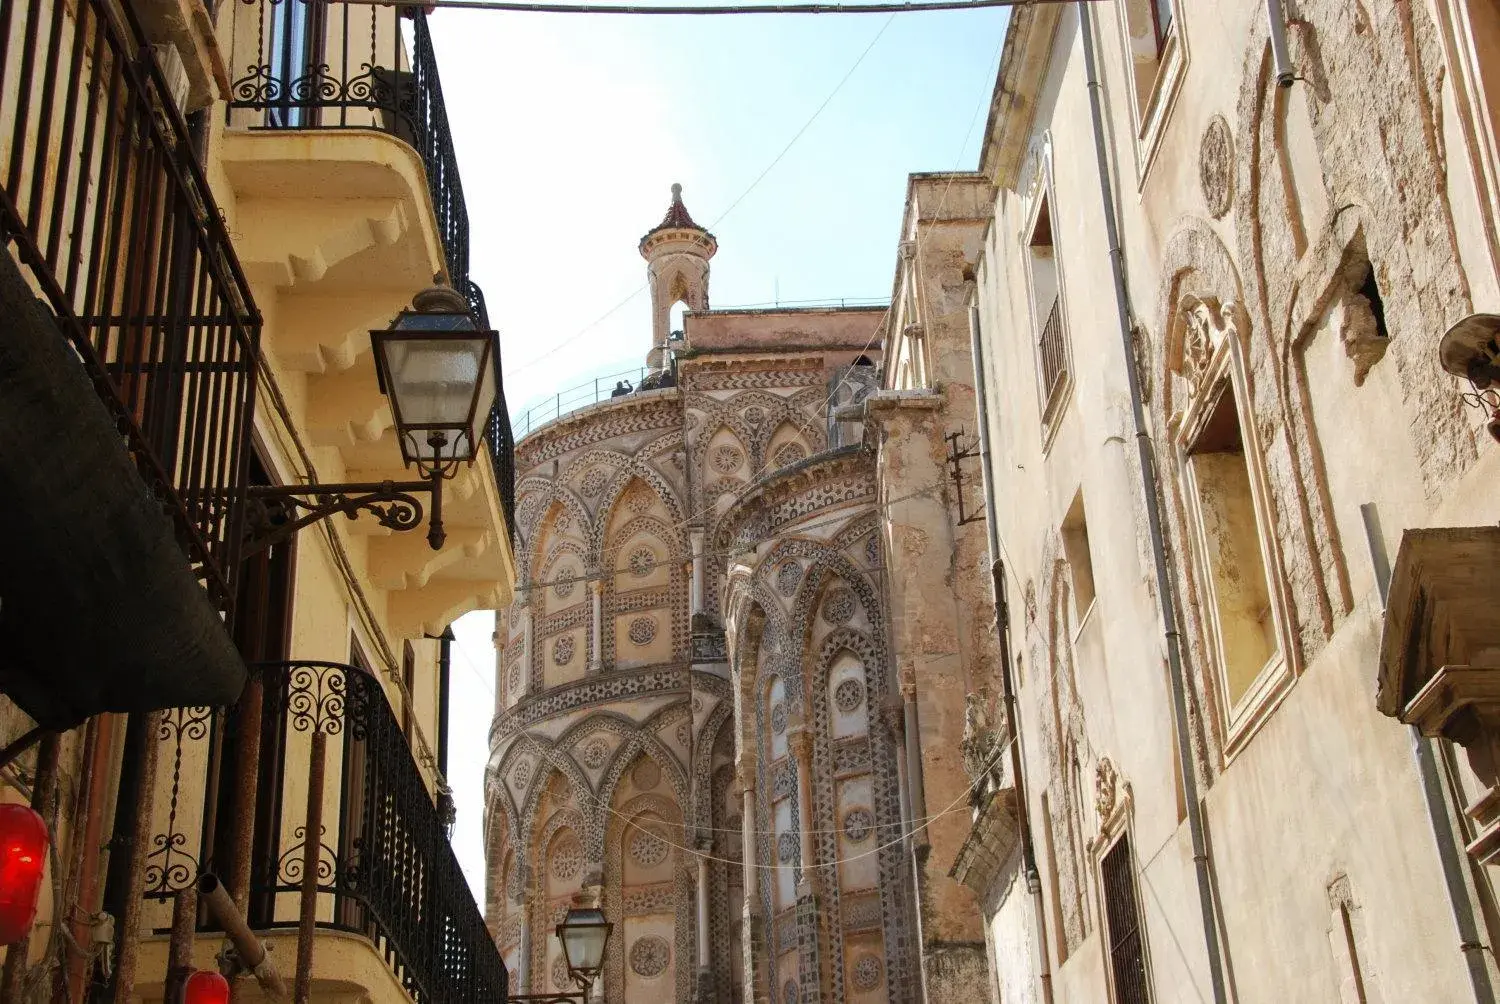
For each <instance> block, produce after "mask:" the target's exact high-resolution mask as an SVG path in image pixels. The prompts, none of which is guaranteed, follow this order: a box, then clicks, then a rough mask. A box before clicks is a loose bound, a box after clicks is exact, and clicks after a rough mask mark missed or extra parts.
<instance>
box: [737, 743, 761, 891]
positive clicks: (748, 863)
mask: <svg viewBox="0 0 1500 1004" xmlns="http://www.w3.org/2000/svg"><path fill="white" fill-rule="evenodd" d="M739 781H740V788H741V789H742V791H741V795H740V797H741V798H742V799H743V805H742V807H741V809H740V832H741V837H740V839H741V840H743V841H744V845H745V846H744V850H743V852H742V862H743V865H744V869H745V902H746V903H747V904H749V905H750V908H751V909H752V910H754V909H757V908H758V907H757V904H758V903H759V901H760V880H759V878H758V877H757V876H756V874H755V847H756V843H755V830H756V826H755V775H754V773H752V772H751V771H749V770H745V769H742V770H741V771H740V776H739Z"/></svg>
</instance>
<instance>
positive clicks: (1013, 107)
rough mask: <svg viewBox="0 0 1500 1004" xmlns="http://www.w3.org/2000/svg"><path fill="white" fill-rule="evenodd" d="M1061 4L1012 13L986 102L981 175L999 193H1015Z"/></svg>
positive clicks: (1014, 9)
mask: <svg viewBox="0 0 1500 1004" xmlns="http://www.w3.org/2000/svg"><path fill="white" fill-rule="evenodd" d="M1061 17H1062V5H1061V4H1040V5H1032V4H1025V5H1021V6H1016V7H1012V8H1011V9H1010V24H1009V25H1007V26H1006V29H1005V49H1004V51H1003V53H1002V54H1001V56H1000V72H999V74H998V75H997V76H996V78H995V91H994V94H993V95H992V96H991V98H990V113H989V119H988V121H986V123H985V127H984V137H985V142H984V152H983V153H982V154H981V155H980V159H979V169H980V171H981V172H982V173H984V174H985V175H987V176H988V177H989V178H990V180H991V182H993V183H994V184H995V185H996V186H998V187H1000V188H1013V187H1015V183H1016V172H1017V170H1018V169H1019V167H1020V164H1021V160H1022V159H1023V158H1024V157H1025V155H1026V145H1027V138H1028V136H1029V135H1030V133H1031V126H1032V123H1033V121H1034V120H1035V118H1036V96H1037V92H1038V91H1039V90H1040V89H1041V85H1042V81H1043V79H1045V77H1046V75H1047V66H1048V64H1049V62H1050V61H1051V55H1052V40H1053V36H1054V35H1055V34H1056V32H1057V23H1058V20H1059V19H1060V18H1061Z"/></svg>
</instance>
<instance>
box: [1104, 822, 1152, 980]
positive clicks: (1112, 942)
mask: <svg viewBox="0 0 1500 1004" xmlns="http://www.w3.org/2000/svg"><path fill="white" fill-rule="evenodd" d="M1099 872H1100V879H1101V883H1102V885H1103V888H1104V913H1105V919H1106V921H1107V923H1108V928H1107V930H1106V931H1105V936H1106V937H1107V938H1108V939H1109V968H1110V973H1111V975H1112V976H1113V977H1114V987H1115V1004H1151V987H1150V984H1149V983H1148V982H1147V980H1146V950H1145V945H1144V944H1143V940H1142V933H1141V915H1140V909H1139V906H1138V902H1139V901H1138V899H1137V897H1136V893H1135V862H1134V859H1133V858H1132V856H1131V853H1130V838H1129V836H1122V837H1120V839H1119V840H1117V841H1115V845H1114V846H1113V847H1111V848H1110V849H1109V853H1107V854H1105V855H1104V860H1103V861H1101V862H1100V864H1099Z"/></svg>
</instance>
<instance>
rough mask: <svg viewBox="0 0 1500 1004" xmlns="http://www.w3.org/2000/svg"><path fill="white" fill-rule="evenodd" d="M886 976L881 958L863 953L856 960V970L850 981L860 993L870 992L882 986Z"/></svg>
mask: <svg viewBox="0 0 1500 1004" xmlns="http://www.w3.org/2000/svg"><path fill="white" fill-rule="evenodd" d="M884 976H885V967H884V966H882V965H881V964H880V959H879V958H877V957H876V956H874V955H868V954H867V955H861V956H860V957H859V958H857V959H855V960H854V970H853V973H852V974H851V976H850V982H851V983H853V984H854V989H855V990H858V991H859V992H860V993H868V992H869V991H871V990H874V989H876V988H877V987H879V986H880V982H881V980H882V979H883V977H884Z"/></svg>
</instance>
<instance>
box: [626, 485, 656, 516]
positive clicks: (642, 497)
mask: <svg viewBox="0 0 1500 1004" xmlns="http://www.w3.org/2000/svg"><path fill="white" fill-rule="evenodd" d="M655 498H656V497H655V496H654V495H653V494H652V493H651V491H650V490H649V489H646V488H634V489H632V490H631V492H630V494H629V495H628V496H626V498H625V508H626V509H629V510H630V511H631V512H633V513H636V514H640V513H644V512H646V511H647V510H648V509H650V508H651V503H652V502H653V501H655Z"/></svg>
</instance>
